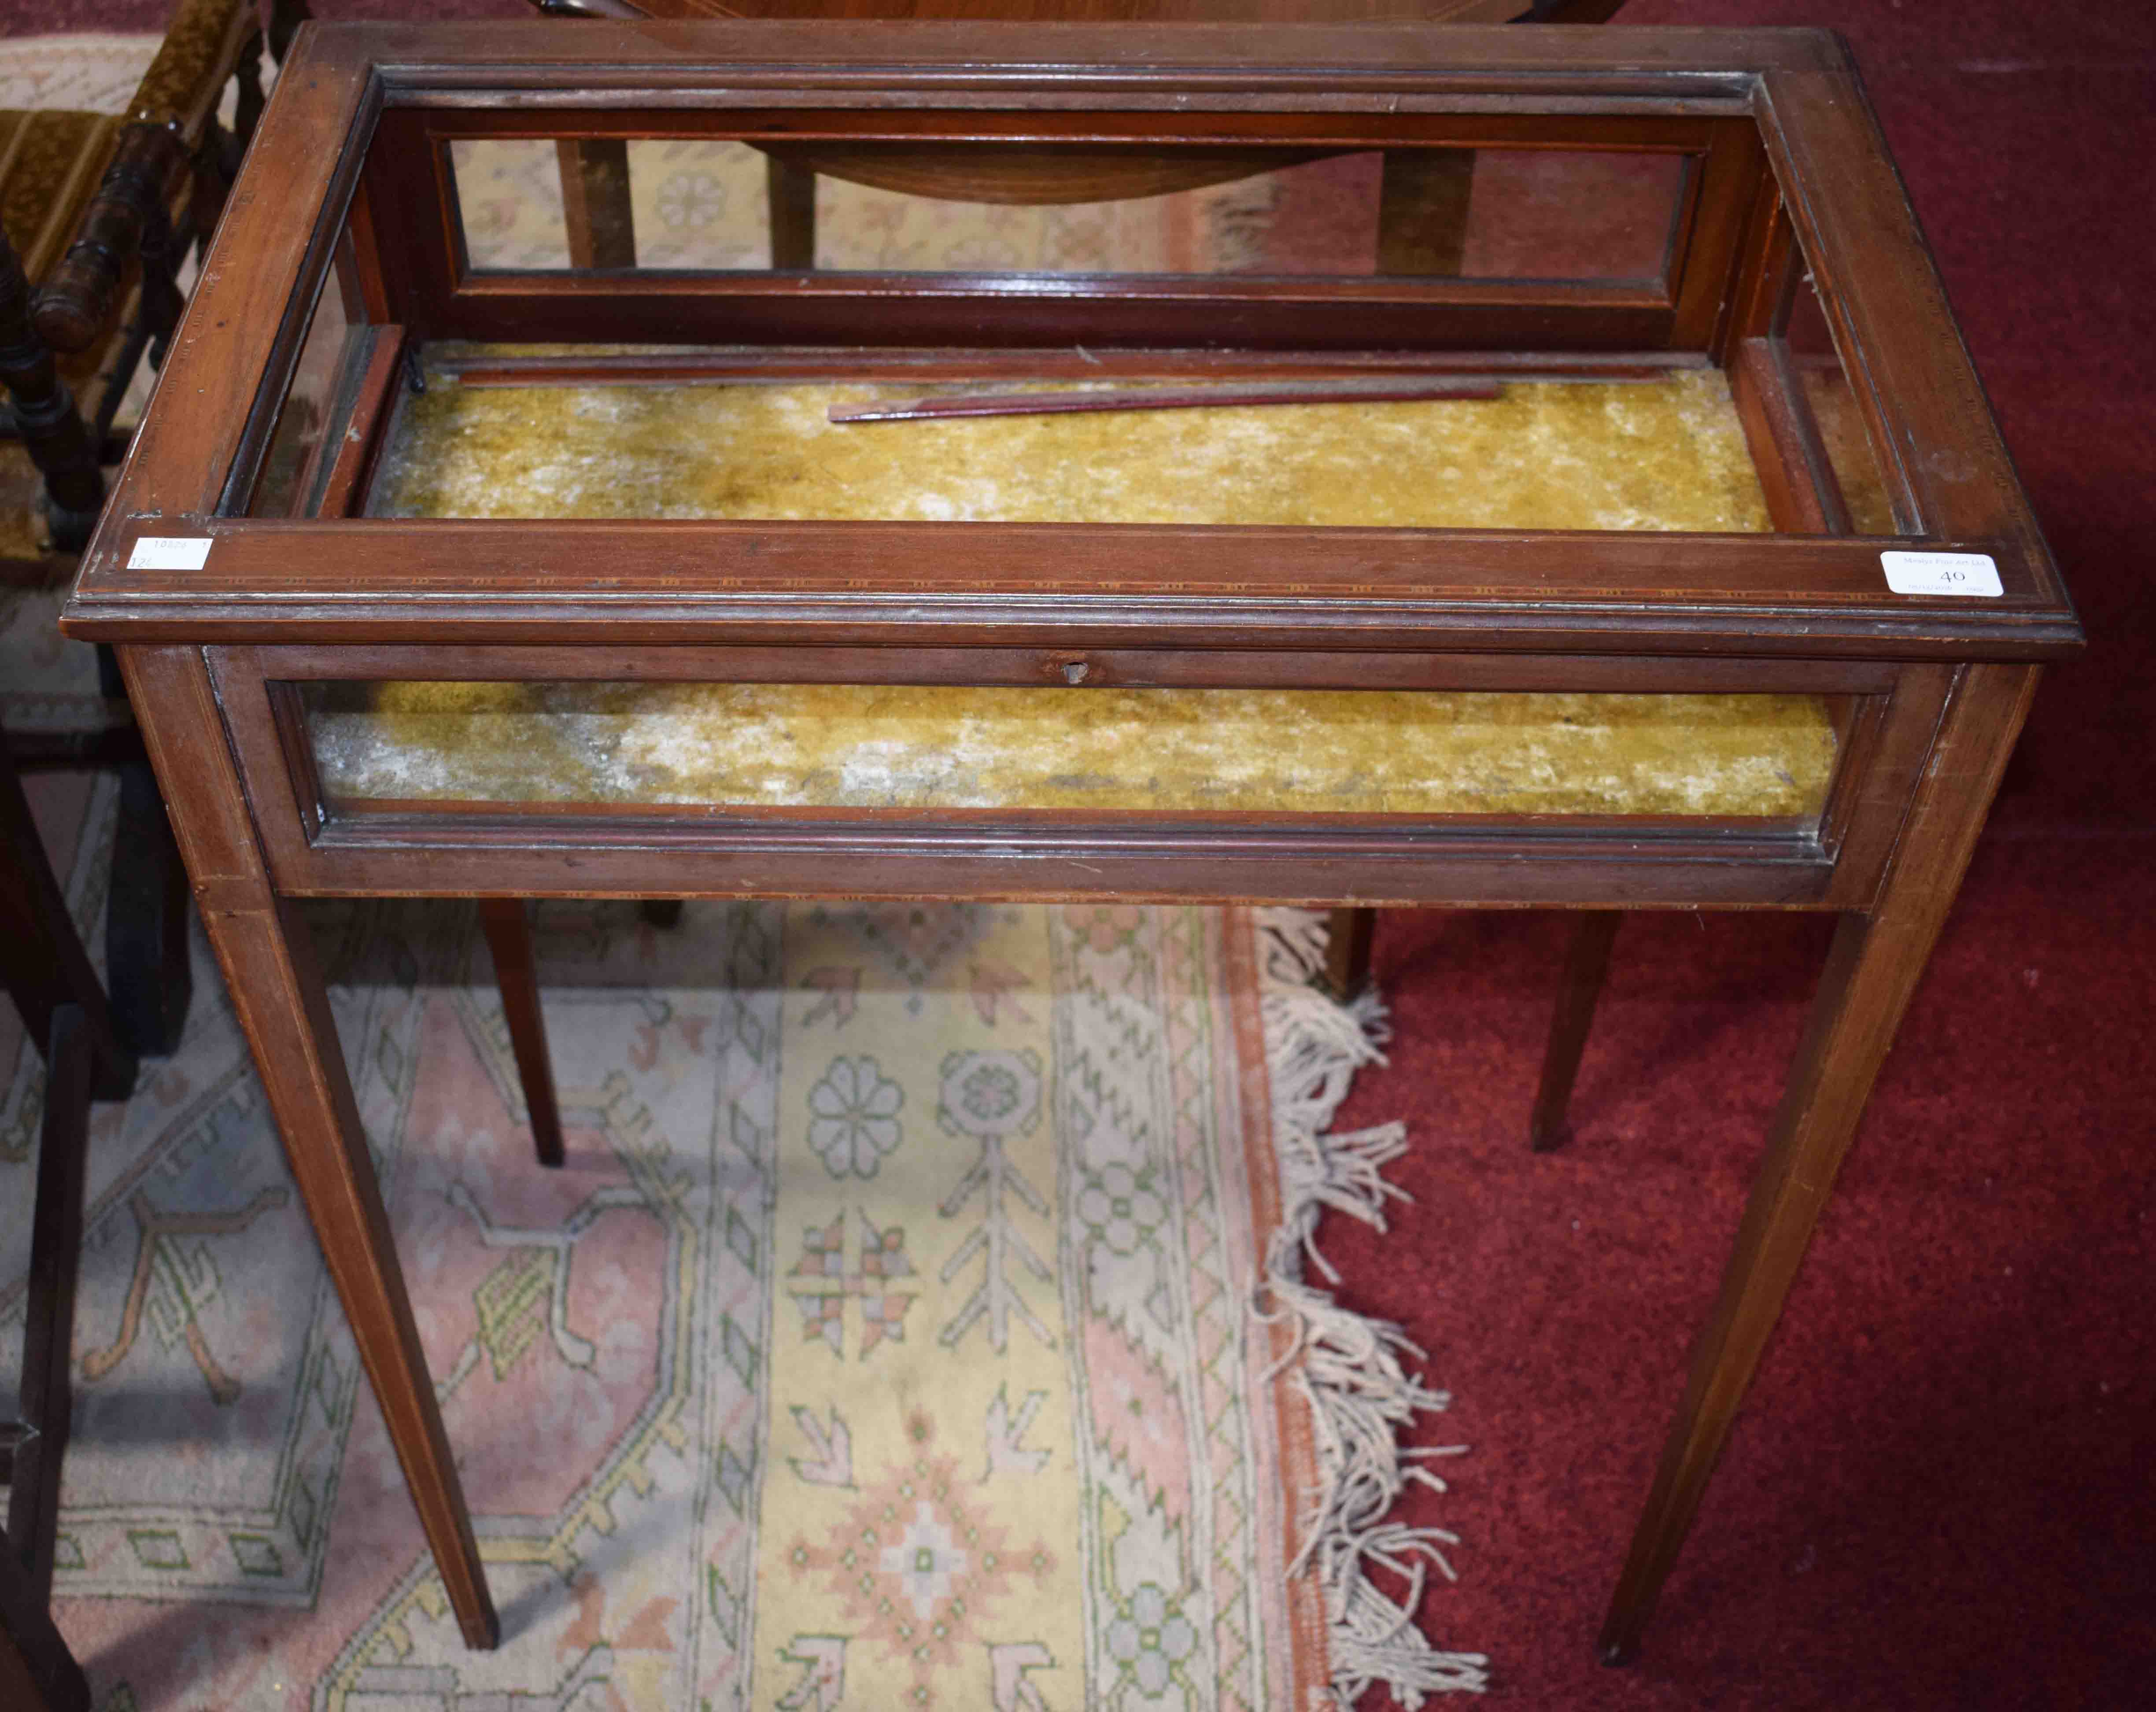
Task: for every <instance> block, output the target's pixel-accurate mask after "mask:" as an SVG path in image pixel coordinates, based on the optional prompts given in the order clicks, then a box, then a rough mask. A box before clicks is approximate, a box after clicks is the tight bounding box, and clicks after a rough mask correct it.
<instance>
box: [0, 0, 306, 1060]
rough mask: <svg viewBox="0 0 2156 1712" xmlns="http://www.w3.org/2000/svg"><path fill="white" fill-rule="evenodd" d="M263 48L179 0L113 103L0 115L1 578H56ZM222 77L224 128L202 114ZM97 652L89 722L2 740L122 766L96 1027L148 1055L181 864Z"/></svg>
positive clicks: (53, 762) (158, 349)
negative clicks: (118, 102) (105, 980)
mask: <svg viewBox="0 0 2156 1712" xmlns="http://www.w3.org/2000/svg"><path fill="white" fill-rule="evenodd" d="M270 9H271V10H272V11H273V12H278V11H279V10H280V8H277V7H272V8H270ZM280 16H281V13H280ZM285 33H289V30H286V31H285ZM261 52H262V31H261V29H260V28H259V27H258V25H257V23H256V21H255V15H254V7H253V6H252V5H251V4H249V0H182V4H181V5H180V6H179V7H178V8H177V9H176V11H175V12H174V13H173V15H172V20H171V22H170V23H169V24H168V26H167V29H166V33H165V36H164V39H163V41H162V44H161V45H160V47H159V49H158V51H157V54H156V56H155V57H154V58H153V59H152V60H151V64H150V67H149V69H148V70H147V71H146V73H145V74H144V75H143V79H142V81H141V84H140V85H138V86H137V87H136V91H135V94H134V97H133V100H131V102H130V104H129V106H128V110H127V112H126V115H124V116H122V117H113V116H109V115H101V114H95V113H76V112H66V111H31V112H5V113H0V405H4V408H0V577H4V578H5V579H6V580H7V581H8V582H9V583H11V584H13V585H15V586H17V587H25V586H28V587H36V586H41V585H49V584H53V583H57V582H62V581H64V579H66V578H67V577H70V576H72V574H73V572H74V555H75V554H76V553H78V552H79V551H80V550H81V548H82V546H83V545H84V543H85V542H86V541H88V540H89V538H90V530H91V527H92V526H93V525H94V524H95V521H96V519H97V515H98V512H99V510H100V508H101V507H102V505H104V500H105V469H106V468H108V467H110V465H112V464H117V463H118V462H119V460H120V458H121V454H122V453H123V452H124V450H125V449H126V448H125V442H124V440H123V439H122V438H121V437H120V436H119V435H118V434H117V433H115V420H116V417H117V413H118V412H119V410H120V407H121V401H122V398H123V396H124V395H125V394H126V392H127V390H128V388H129V386H130V384H131V382H132V381H133V379H134V377H135V376H136V372H137V371H138V369H139V368H140V367H141V365H142V363H143V362H144V361H149V362H151V364H153V365H154V364H156V363H158V362H161V361H162V360H163V356H164V352H165V349H166V346H167V342H168V341H170V339H171V337H172V331H173V329H174V328H175V327H176V326H177V324H178V320H179V315H180V310H181V306H182V303H181V291H180V284H179V274H180V269H181V268H182V264H183V262H184V261H185V259H186V257H187V253H188V251H189V250H190V249H192V248H193V246H194V245H195V244H196V243H198V242H202V243H206V242H207V241H208V236H209V233H210V232H211V231H212V229H213V228H214V227H215V225H216V223H217V219H218V214H219V213H220V212H221V211H222V209H223V205H224V198H225V194H226V192H227V191H228V189H229V188H230V187H231V184H232V180H233V177H234V174H236V173H237V172H238V171H239V161H240V156H242V154H243V153H244V151H245V148H246V145H247V141H248V138H249V136H251V135H252V133H253V130H254V123H255V120H257V119H258V118H259V116H260V114H261V110H262V100H263V96H262V84H261V78H260V69H261ZM235 77H236V78H237V79H238V85H239V95H238V101H237V104H236V109H235V112H234V126H233V128H232V129H231V130H230V131H228V130H226V129H225V127H224V126H223V124H222V123H221V122H220V121H219V119H218V105H219V102H220V100H222V98H223V93H224V91H225V90H226V89H227V88H228V86H230V85H232V84H233V82H234V79H235ZM100 669H101V676H102V677H103V679H104V680H105V694H106V696H107V698H108V708H109V710H110V713H109V716H108V718H107V719H106V720H105V721H103V722H101V723H99V724H96V725H93V726H90V727H88V728H85V729H82V730H11V731H9V732H8V733H7V735H6V739H5V741H6V742H7V745H8V750H9V751H10V754H11V756H12V757H13V765H14V766H19V767H23V768H26V769H38V768H83V767H111V768H115V769H116V770H117V771H119V773H120V776H121V818H120V828H119V833H118V844H119V848H121V850H122V851H123V852H125V853H126V859H125V860H123V861H121V862H119V863H116V864H115V866H114V872H113V885H112V890H111V894H110V904H109V908H108V912H107V919H106V933H105V962H106V966H107V968H108V970H109V971H110V978H111V995H110V1002H111V1010H112V1023H113V1026H114V1027H115V1028H116V1029H117V1031H118V1033H119V1037H120V1038H121V1041H122V1042H123V1043H125V1044H126V1047H127V1048H128V1049H129V1050H130V1051H131V1052H133V1053H145V1054H157V1053H165V1052H169V1051H170V1050H171V1049H172V1047H173V1045H174V1044H175V1043H177V1040H178V1038H179V1031H180V1028H181V1025H182V1022H183V1021H184V1019H185V1017H186V1015H187V1002H188V997H189V976H190V971H189V966H188V959H187V884H186V877H185V875H184V874H183V873H182V870H181V868H180V865H179V857H178V851H177V848H176V847H175V846H174V845H173V843H172V833H171V829H170V826H169V823H168V822H167V818H166V815H165V812H164V808H163V806H162V803H161V802H159V800H158V797H157V786H156V782H155V780H154V779H153V778H152V777H151V771H150V767H149V762H148V760H147V757H146V756H145V754H144V752H143V749H142V744H141V737H140V736H139V735H138V733H137V732H136V730H135V729H134V727H133V726H132V725H131V724H130V723H129V722H128V721H127V717H126V704H125V701H124V699H123V698H124V695H125V692H124V689H122V686H121V682H120V677H119V672H118V669H117V667H116V665H115V664H114V663H113V662H112V660H111V659H110V656H109V654H105V655H103V656H102V657H101V658H100ZM15 859H17V860H18V861H25V862H28V861H42V860H43V857H42V853H31V852H18V853H15ZM67 931H68V932H69V934H72V932H73V930H72V928H71V927H70V928H69V929H68V930H67ZM40 1043H41V1044H42V1040H41V1042H40Z"/></svg>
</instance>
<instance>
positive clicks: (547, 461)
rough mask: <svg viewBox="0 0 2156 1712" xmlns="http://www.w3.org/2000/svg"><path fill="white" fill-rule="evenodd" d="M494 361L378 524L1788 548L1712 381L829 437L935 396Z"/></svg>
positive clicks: (405, 421)
mask: <svg viewBox="0 0 2156 1712" xmlns="http://www.w3.org/2000/svg"><path fill="white" fill-rule="evenodd" d="M518 350H520V351H525V350H526V347H518ZM584 357H585V360H586V361H590V360H591V353H589V352H586V353H584ZM488 360H489V359H488V353H487V352H486V351H485V350H483V349H475V348H473V347H461V348H454V349H443V350H439V351H434V352H433V354H432V355H431V356H430V358H429V363H428V368H427V387H426V390H425V391H424V392H421V393H418V394H416V395H413V396H411V397H408V398H407V399H406V401H405V403H404V407H403V410H402V411H400V412H399V413H398V418H397V421H396V424H395V428H394V430H393V439H392V441H391V443H390V444H389V446H388V448H387V449H386V451H385V453H384V455H383V458H382V464H381V473H380V474H379V476H378V478H377V481H376V484H375V487H374V491H373V495H372V501H371V504H370V505H369V508H368V509H369V514H370V515H377V516H390V517H617V518H621V517H682V518H686V517H732V518H815V519H855V520H906V519H913V520H975V521H1002V522H1092V523H1200V524H1300V525H1315V526H1347V525H1388V526H1396V527H1422V528H1460V529H1470V528H1473V529H1594V530H1616V529H1624V530H1656V529H1662V530H1703V531H1763V530H1765V529H1766V528H1767V527H1768V519H1767V515H1766V507H1765V502H1764V500H1763V498H1762V496H1761V494H1760V490H1759V484H1758V477H1757V476H1756V474H1754V472H1753V466H1752V462H1751V456H1750V454H1749V452H1748V449H1747V447H1746V443H1745V439H1744V433H1743V428H1742V426H1741V424H1740V423H1739V422H1738V418H1737V413H1736V411H1735V408H1734V407H1733V406H1732V404H1731V402H1730V398H1729V391H1728V387H1727V382H1725V381H1724V380H1723V378H1722V375H1721V373H1720V372H1718V371H1716V370H1712V369H1682V370H1676V371H1674V372H1668V373H1666V374H1663V375H1661V376H1660V377H1655V378H1651V379H1646V380H1641V381H1637V382H1585V383H1578V384H1572V383H1560V382H1519V383H1514V384H1509V385H1506V386H1503V387H1490V388H1488V389H1487V396H1482V397H1465V398H1463V397H1450V398H1438V399H1423V400H1383V401H1372V400H1367V399H1354V400H1353V402H1340V403H1306V404H1265V405H1258V404H1247V403H1246V404H1239V405H1225V404H1221V405H1210V404H1209V405H1207V406H1206V407H1203V408H1182V409H1134V408H1122V409H1112V410H1100V411H1093V412H1086V413H1073V414H1022V415H1005V416H993V417H986V418H978V419H957V420H911V421H897V422H834V421H832V420H830V416H829V413H830V412H831V411H832V410H833V409H834V408H837V409H844V408H847V407H858V406H860V405H861V404H864V403H866V402H873V401H879V400H880V401H885V402H915V401H917V400H919V399H920V398H921V396H922V393H923V390H924V389H923V388H922V387H920V386H919V385H917V384H916V385H914V386H911V387H902V388H901V387H896V386H893V385H890V384H866V383H863V384H844V383H839V382H784V383H774V384H747V383H742V382H738V381H735V382H727V381H723V380H714V381H711V382H665V383H645V384H639V383H632V382H606V381H603V380H593V381H581V380H579V381H574V382H566V383H562V384H547V385H534V384H528V383H523V384H494V383H492V382H495V381H498V380H501V379H503V378H505V377H506V378H507V379H509V380H511V381H512V382H513V381H515V380H516V371H515V370H514V369H513V368H511V369H506V370H502V369H498V370H496V371H495V372H494V373H493V374H492V375H491V376H490V375H489V374H488V373H487V372H486V368H485V365H486V363H487V361H488ZM514 360H516V359H515V358H513V357H512V358H511V361H514ZM495 361H500V358H498V357H497V358H495ZM1002 384H1003V387H1004V390H1006V391H1020V392H1029V393H1034V394H1038V393H1039V392H1049V393H1050V395H1051V397H1062V396H1063V395H1064V394H1065V393H1066V392H1070V391H1071V390H1073V389H1071V388H1070V387H1061V388H1047V387H1042V388H1028V387H1022V386H1020V385H1018V384H1016V383H1002ZM1108 389H1109V390H1111V391H1114V392H1118V393H1121V392H1131V391H1135V390H1139V389H1137V388H1132V387H1121V386H1119V385H1116V384H1115V383H1108ZM944 390H945V391H946V392H958V393H960V394H963V395H966V396H969V397H970V396H978V394H979V393H980V392H981V391H982V388H981V387H979V386H978V385H974V386H968V387H955V388H947V389H944ZM1078 390H1084V389H1078ZM1178 391H1187V387H1178ZM1005 402H1009V401H1005ZM1029 402H1035V403H1037V402H1039V398H1038V397H1034V398H1033V399H1031V400H1030V401H1029Z"/></svg>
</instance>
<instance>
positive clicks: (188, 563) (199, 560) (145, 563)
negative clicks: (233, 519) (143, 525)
mask: <svg viewBox="0 0 2156 1712" xmlns="http://www.w3.org/2000/svg"><path fill="white" fill-rule="evenodd" d="M209 543H210V537H209V536H206V535H146V536H142V537H141V540H139V541H136V543H135V551H133V552H131V553H130V554H129V555H128V556H127V568H128V569H129V570H130V571H199V570H201V569H202V567H203V564H204V563H205V562H206V561H208V558H209Z"/></svg>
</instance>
